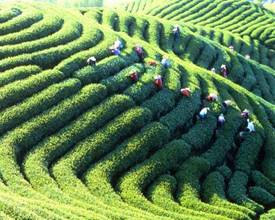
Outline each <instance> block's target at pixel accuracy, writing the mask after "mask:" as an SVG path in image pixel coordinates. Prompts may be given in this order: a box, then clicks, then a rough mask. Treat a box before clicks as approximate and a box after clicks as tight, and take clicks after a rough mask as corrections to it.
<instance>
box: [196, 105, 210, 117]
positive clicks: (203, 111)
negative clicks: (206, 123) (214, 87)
mask: <svg viewBox="0 0 275 220" xmlns="http://www.w3.org/2000/svg"><path fill="white" fill-rule="evenodd" d="M208 111H210V108H208V107H205V108H203V109H202V110H201V111H200V113H199V118H200V119H205V118H206V116H207V112H208Z"/></svg>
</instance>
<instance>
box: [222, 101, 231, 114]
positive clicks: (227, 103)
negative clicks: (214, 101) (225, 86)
mask: <svg viewBox="0 0 275 220" xmlns="http://www.w3.org/2000/svg"><path fill="white" fill-rule="evenodd" d="M231 105H232V101H231V100H225V101H223V102H222V107H223V111H224V112H227V109H228V107H230V106H231Z"/></svg>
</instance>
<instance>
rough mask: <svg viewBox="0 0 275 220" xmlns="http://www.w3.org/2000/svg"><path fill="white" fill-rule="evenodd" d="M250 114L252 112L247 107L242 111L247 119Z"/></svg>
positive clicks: (242, 114)
mask: <svg viewBox="0 0 275 220" xmlns="http://www.w3.org/2000/svg"><path fill="white" fill-rule="evenodd" d="M249 115H250V112H249V111H248V110H247V109H245V110H243V111H242V113H241V116H242V117H243V118H245V119H248V117H249Z"/></svg>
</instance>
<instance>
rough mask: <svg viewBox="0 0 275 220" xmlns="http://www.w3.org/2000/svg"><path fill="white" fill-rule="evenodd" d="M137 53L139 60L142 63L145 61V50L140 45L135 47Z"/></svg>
mask: <svg viewBox="0 0 275 220" xmlns="http://www.w3.org/2000/svg"><path fill="white" fill-rule="evenodd" d="M135 51H136V53H137V55H138V57H139V59H140V60H141V61H143V59H144V57H145V54H144V50H143V48H142V47H141V46H140V45H137V46H136V47H135Z"/></svg>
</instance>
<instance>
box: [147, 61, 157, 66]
mask: <svg viewBox="0 0 275 220" xmlns="http://www.w3.org/2000/svg"><path fill="white" fill-rule="evenodd" d="M148 64H149V65H150V66H156V65H157V62H156V61H155V60H151V61H149V62H148Z"/></svg>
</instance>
